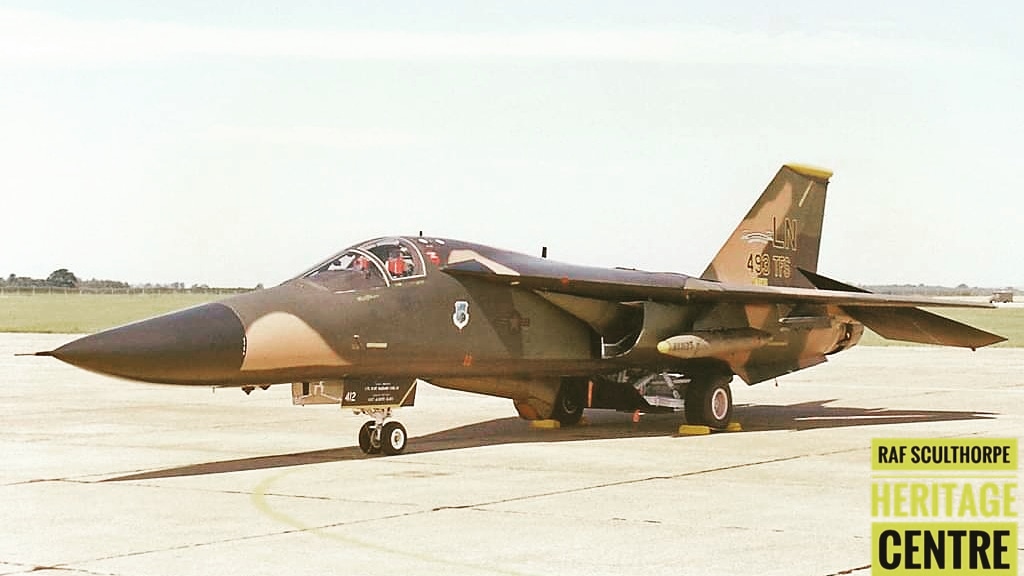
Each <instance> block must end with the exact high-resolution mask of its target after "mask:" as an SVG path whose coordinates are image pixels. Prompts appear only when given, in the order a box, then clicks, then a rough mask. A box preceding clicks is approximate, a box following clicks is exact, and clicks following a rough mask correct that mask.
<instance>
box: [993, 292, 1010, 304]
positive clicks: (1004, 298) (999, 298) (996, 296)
mask: <svg viewBox="0 0 1024 576" xmlns="http://www.w3.org/2000/svg"><path fill="white" fill-rule="evenodd" d="M988 301H989V303H990V304H995V303H996V302H1013V290H996V291H995V292H993V293H992V297H991V298H989V299H988Z"/></svg>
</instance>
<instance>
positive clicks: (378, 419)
mask: <svg viewBox="0 0 1024 576" xmlns="http://www.w3.org/2000/svg"><path fill="white" fill-rule="evenodd" d="M360 412H361V413H363V414H366V415H367V416H371V417H373V420H370V421H368V422H366V423H365V424H363V426H362V427H361V428H360V429H359V449H360V450H362V451H363V453H364V454H380V453H384V454H385V455H387V456H395V455H397V454H401V453H402V452H404V451H405V447H406V445H407V444H408V443H409V435H408V434H407V433H406V431H405V426H402V425H401V424H399V423H398V422H385V420H387V419H388V418H390V417H391V409H390V408H386V409H380V410H361V411H360Z"/></svg>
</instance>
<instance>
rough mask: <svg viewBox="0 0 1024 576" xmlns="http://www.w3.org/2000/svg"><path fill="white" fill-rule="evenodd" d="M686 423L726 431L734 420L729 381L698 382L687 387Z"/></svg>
mask: <svg viewBox="0 0 1024 576" xmlns="http://www.w3.org/2000/svg"><path fill="white" fill-rule="evenodd" d="M684 409H685V411H686V421H687V422H689V423H690V424H703V425H705V426H708V427H710V428H715V429H718V430H721V429H724V428H725V427H726V426H728V425H729V420H731V419H732V390H730V389H729V380H723V379H714V380H698V381H694V382H690V383H689V384H688V385H687V386H686V402H685V403H684Z"/></svg>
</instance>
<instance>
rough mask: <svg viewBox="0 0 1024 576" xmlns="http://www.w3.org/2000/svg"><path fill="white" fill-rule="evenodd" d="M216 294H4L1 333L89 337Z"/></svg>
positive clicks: (196, 302)
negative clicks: (36, 333)
mask: <svg viewBox="0 0 1024 576" xmlns="http://www.w3.org/2000/svg"><path fill="white" fill-rule="evenodd" d="M223 297H224V296H220V295H217V294H188V293H181V294H131V295H126V294H5V295H3V296H0V332H46V333H54V334H76V333H88V332H96V331H98V330H103V329H105V328H111V327H113V326H119V325H121V324H127V323H129V322H134V321H136V320H141V319H143V318H148V317H150V316H156V315H159V314H163V313H165V312H171V311H172V310H179V309H181V308H188V307H190V306H195V305H197V304H202V303H204V302H210V301H213V300H218V299H220V298H223Z"/></svg>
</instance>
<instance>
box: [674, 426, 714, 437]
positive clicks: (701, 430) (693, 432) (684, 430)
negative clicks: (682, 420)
mask: <svg viewBox="0 0 1024 576" xmlns="http://www.w3.org/2000/svg"><path fill="white" fill-rule="evenodd" d="M679 434H680V435H681V436H704V435H706V434H711V428H709V427H708V426H693V425H691V424H683V425H682V426H680V427H679Z"/></svg>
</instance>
